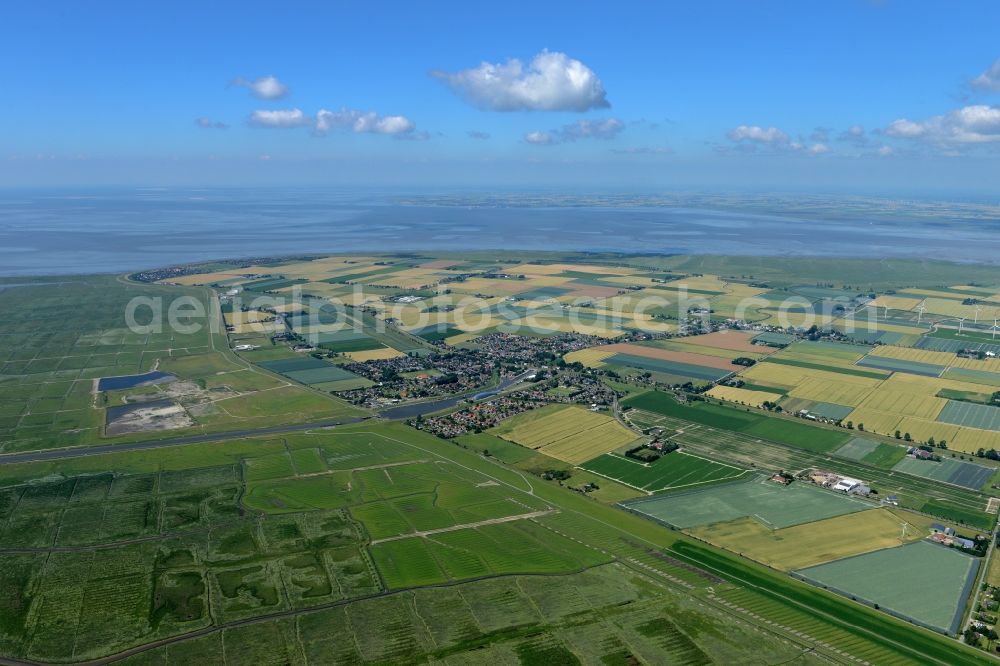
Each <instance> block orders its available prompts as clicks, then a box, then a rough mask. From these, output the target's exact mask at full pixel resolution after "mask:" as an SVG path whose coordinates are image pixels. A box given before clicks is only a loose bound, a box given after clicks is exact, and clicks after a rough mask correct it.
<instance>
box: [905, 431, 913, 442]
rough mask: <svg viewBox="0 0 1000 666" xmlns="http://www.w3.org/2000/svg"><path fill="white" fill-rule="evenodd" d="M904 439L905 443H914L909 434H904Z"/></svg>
mask: <svg viewBox="0 0 1000 666" xmlns="http://www.w3.org/2000/svg"><path fill="white" fill-rule="evenodd" d="M903 439H904V440H905V441H907V442H912V441H913V438H912V437H910V433H908V432H907V433H904V434H903Z"/></svg>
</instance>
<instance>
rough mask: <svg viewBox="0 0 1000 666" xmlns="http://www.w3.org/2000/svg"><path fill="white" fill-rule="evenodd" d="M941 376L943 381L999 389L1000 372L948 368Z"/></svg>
mask: <svg viewBox="0 0 1000 666" xmlns="http://www.w3.org/2000/svg"><path fill="white" fill-rule="evenodd" d="M942 376H943V377H944V378H945V379H954V380H956V381H960V382H969V383H972V384H982V385H983V386H995V387H997V388H1000V372H989V371H987V370H968V369H966V368H948V369H947V370H945V372H944V375H942Z"/></svg>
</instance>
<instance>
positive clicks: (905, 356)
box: [871, 345, 958, 366]
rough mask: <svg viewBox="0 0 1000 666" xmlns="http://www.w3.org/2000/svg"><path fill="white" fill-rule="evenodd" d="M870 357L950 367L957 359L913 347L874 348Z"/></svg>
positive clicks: (951, 355) (885, 346)
mask: <svg viewBox="0 0 1000 666" xmlns="http://www.w3.org/2000/svg"><path fill="white" fill-rule="evenodd" d="M871 356H882V357H888V358H898V359H902V360H904V361H916V362H917V363H930V364H932V365H944V366H948V365H951V363H952V362H953V361H954V360H955V359H957V358H958V357H957V356H955V354H954V352H940V351H931V350H930V349H917V348H915V347H893V346H890V345H880V346H878V347H875V349H873V350H872V352H871Z"/></svg>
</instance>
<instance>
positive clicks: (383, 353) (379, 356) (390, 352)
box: [344, 347, 405, 363]
mask: <svg viewBox="0 0 1000 666" xmlns="http://www.w3.org/2000/svg"><path fill="white" fill-rule="evenodd" d="M404 355H405V354H403V352H401V351H397V350H395V349H393V348H392V347H382V348H381V349H366V350H365V351H351V352H344V356H346V357H347V358H349V359H351V360H352V361H357V362H358V363H363V362H365V361H381V360H383V359H387V358H396V357H398V356H404Z"/></svg>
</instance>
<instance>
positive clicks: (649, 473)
mask: <svg viewBox="0 0 1000 666" xmlns="http://www.w3.org/2000/svg"><path fill="white" fill-rule="evenodd" d="M580 466H581V467H582V468H583V469H585V470H587V471H590V472H593V473H595V474H598V475H600V476H604V477H607V478H609V479H612V480H614V481H618V482H620V483H624V484H625V485H628V486H632V487H633V488H638V489H640V490H645V491H648V492H653V493H655V492H659V491H661V490H673V489H677V488H688V487H693V486H704V485H708V484H713V483H719V482H720V481H732V480H735V479H739V478H741V477H743V476H745V475H748V474H750V471H749V470H744V469H740V468H739V467H733V466H732V465H724V464H722V463H717V462H715V461H714V460H708V459H707V458H701V457H699V456H694V455H690V454H687V453H684V452H683V451H675V452H673V453H669V454H667V455H665V456H663V457H661V458H659V459H658V460H656V461H655V462H652V463H642V462H639V461H638V460H632V459H631V458H626V457H624V456H618V455H614V454H611V453H608V454H605V455H603V456H599V457H597V458H594V459H593V460H589V461H587V462H585V463H583V464H582V465H580Z"/></svg>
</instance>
